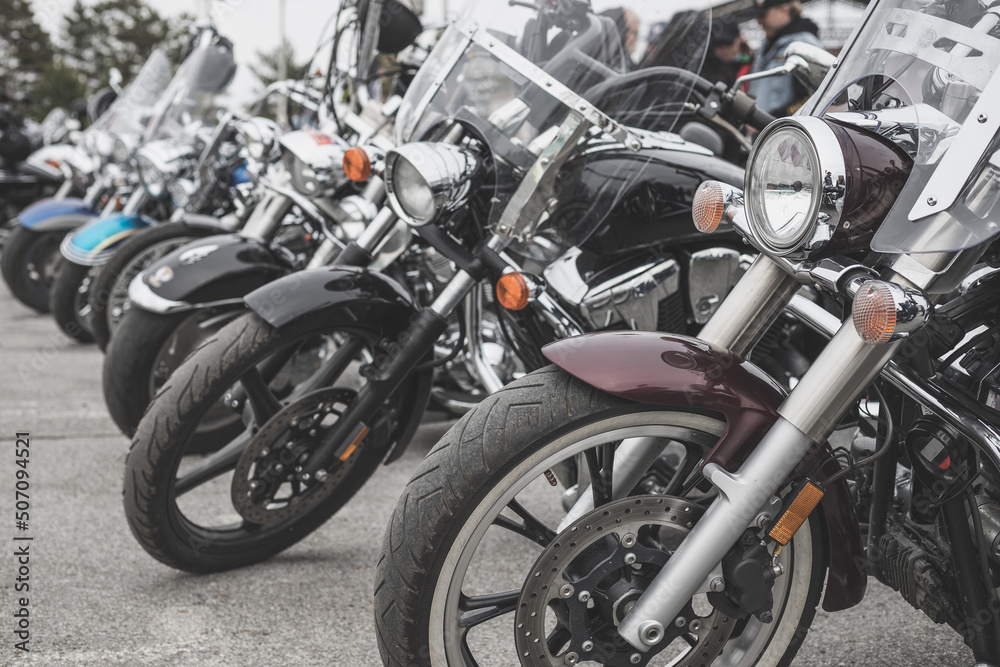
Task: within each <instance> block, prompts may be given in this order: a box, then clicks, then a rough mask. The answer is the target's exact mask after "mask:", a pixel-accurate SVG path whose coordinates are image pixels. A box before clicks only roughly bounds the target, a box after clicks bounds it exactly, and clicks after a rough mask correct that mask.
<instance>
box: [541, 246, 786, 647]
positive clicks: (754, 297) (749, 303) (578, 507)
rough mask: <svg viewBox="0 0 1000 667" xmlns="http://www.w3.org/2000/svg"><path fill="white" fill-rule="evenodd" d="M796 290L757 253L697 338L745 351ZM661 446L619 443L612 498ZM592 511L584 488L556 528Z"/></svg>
mask: <svg viewBox="0 0 1000 667" xmlns="http://www.w3.org/2000/svg"><path fill="white" fill-rule="evenodd" d="M797 289H798V281H796V280H795V277H794V276H792V275H790V274H789V273H787V272H786V271H784V270H783V269H782V268H781V266H779V265H778V264H777V263H776V262H774V261H773V260H772V259H771V258H769V257H768V256H767V255H763V254H762V255H758V256H757V259H756V260H754V263H753V264H752V265H751V266H750V268H749V269H748V270H747V272H746V274H744V276H743V277H742V278H740V281H739V282H738V283H736V287H734V288H733V290H732V292H730V293H729V295H728V296H727V297H726V299H725V301H723V302H722V304H721V305H720V306H719V309H718V310H717V311H716V312H715V314H714V315H713V316H712V319H711V320H709V321H708V323H707V324H705V327H704V328H703V329H702V330H701V333H700V334H699V335H698V337H699V338H701V339H702V340H705V341H707V342H709V343H711V344H712V345H716V346H718V347H724V348H727V349H729V350H732V351H733V352H736V353H737V354H740V355H745V354H746V353H747V351H748V350H750V349H752V348H753V346H754V345H755V344H756V343H757V341H758V340H759V339H760V337H761V336H762V335H764V332H765V331H767V327H769V326H770V325H771V322H773V321H774V319H775V318H776V317H777V316H778V315H779V314H780V313H781V310H782V309H783V308H784V307H785V306H786V305H787V304H788V302H789V301H790V300H791V298H792V297H793V296H794V295H795V291H796V290H797ZM664 446H665V443H663V442H662V441H661V440H660V439H658V438H634V439H629V440H626V441H625V442H623V443H622V444H621V445H619V447H618V449H616V450H615V461H614V470H615V479H614V482H613V484H614V487H613V489H612V494H613V496H614V497H615V498H618V497H619V496H618V489H619V485H621V488H622V489H625V491H623V492H622V493H623V494H624V493H627V492H628V491H631V490H632V489H633V488H635V485H636V484H638V483H639V480H640V479H642V476H643V475H645V474H646V471H648V470H649V467H650V466H651V465H653V462H654V461H655V460H656V457H658V456H659V455H660V453H661V452H662V451H663V447H664ZM765 500H766V499H765ZM593 509H594V500H593V494H591V493H590V492H589V490H587V491H584V492H583V494H582V495H581V496H580V499H579V500H577V501H576V503H575V504H574V505H573V507H572V508H571V509H570V511H569V513H568V514H567V515H566V517H565V518H564V519H563V520H562V521H561V522H560V524H559V528H558V530H562V529H563V528H564V527H565V526H568V525H569V524H570V523H572V522H573V521H575V520H576V519H578V518H580V517H581V516H583V515H584V514H586V513H587V512H589V511H591V510H593ZM727 549H728V546H727ZM702 580H704V577H702V579H699V580H698V581H699V583H700V582H701V581H702ZM689 597H690V596H689ZM626 639H628V637H627V636H626ZM629 641H631V640H629ZM636 646H639V645H638V644H636Z"/></svg>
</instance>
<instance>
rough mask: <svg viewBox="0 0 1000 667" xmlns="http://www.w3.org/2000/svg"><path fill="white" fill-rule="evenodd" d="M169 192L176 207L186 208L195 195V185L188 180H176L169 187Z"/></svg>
mask: <svg viewBox="0 0 1000 667" xmlns="http://www.w3.org/2000/svg"><path fill="white" fill-rule="evenodd" d="M167 190H168V191H169V192H170V199H171V200H172V201H173V202H174V206H175V207H177V208H184V207H185V206H187V205H188V204H189V203H190V201H191V197H193V196H194V194H195V185H194V183H192V182H191V181H189V180H188V179H186V178H175V179H174V180H173V182H171V183H170V185H169V186H167Z"/></svg>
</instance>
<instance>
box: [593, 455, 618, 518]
mask: <svg viewBox="0 0 1000 667" xmlns="http://www.w3.org/2000/svg"><path fill="white" fill-rule="evenodd" d="M586 456H587V467H588V468H589V469H590V488H591V491H592V492H593V494H594V507H600V506H601V505H605V504H607V503H610V502H611V500H612V485H611V478H612V474H613V471H614V462H615V445H614V443H608V444H606V445H599V446H598V447H595V448H594V449H588V450H587V452H586Z"/></svg>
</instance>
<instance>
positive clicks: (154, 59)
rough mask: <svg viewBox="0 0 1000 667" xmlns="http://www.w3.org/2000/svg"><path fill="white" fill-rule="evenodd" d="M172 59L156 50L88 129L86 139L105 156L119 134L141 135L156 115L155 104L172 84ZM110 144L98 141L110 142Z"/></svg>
mask: <svg viewBox="0 0 1000 667" xmlns="http://www.w3.org/2000/svg"><path fill="white" fill-rule="evenodd" d="M170 69H171V68H170V60H169V59H168V58H167V56H166V55H165V54H164V53H163V52H162V51H159V50H156V51H153V52H152V53H151V54H150V56H149V58H148V59H147V60H146V63H145V64H144V65H143V66H142V69H140V70H139V73H138V74H136V76H135V79H133V80H132V81H131V83H129V84H128V86H126V87H125V90H124V91H123V94H122V95H120V96H118V98H117V99H116V100H115V101H114V102H112V103H111V106H110V107H108V110H107V111H105V112H104V113H103V114H101V117H100V118H98V119H97V120H96V121H95V122H94V123H93V124H91V126H90V127H89V128H87V132H86V136H85V142H87V145H90V144H94V145H90V148H92V149H93V150H95V151H96V152H98V153H100V154H102V155H110V153H111V151H112V149H113V144H114V137H115V136H122V135H130V136H133V137H139V136H140V135H141V134H142V132H143V131H144V129H145V127H146V124H147V123H148V122H149V119H150V117H151V116H152V114H153V107H154V105H155V104H156V101H157V100H159V99H160V97H161V96H162V95H163V92H164V91H165V90H166V89H167V85H168V84H169V83H170ZM109 142H110V144H111V145H109V146H100V145H97V144H105V143H109Z"/></svg>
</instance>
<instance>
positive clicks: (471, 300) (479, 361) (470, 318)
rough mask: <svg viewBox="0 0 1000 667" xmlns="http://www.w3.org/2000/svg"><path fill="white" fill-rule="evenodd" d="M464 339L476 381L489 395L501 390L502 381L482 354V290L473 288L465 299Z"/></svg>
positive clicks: (477, 287)
mask: <svg viewBox="0 0 1000 667" xmlns="http://www.w3.org/2000/svg"><path fill="white" fill-rule="evenodd" d="M464 317H465V338H466V340H467V341H468V347H467V348H466V349H467V350H468V352H469V365H470V366H471V368H470V369H469V370H471V371H472V372H473V374H474V375H475V376H476V379H478V380H479V383H480V384H481V385H483V389H485V390H486V391H488V392H489V393H491V394H492V393H493V392H496V391H500V390H501V389H503V380H501V379H500V378H499V376H497V374H496V371H494V370H493V367H492V366H491V365H490V362H489V361H487V360H486V357H485V355H484V353H483V288H482V286H480V285H477V286H476V287H474V288H473V289H472V290H471V291H470V292H469V293H468V295H466V297H465V313H464Z"/></svg>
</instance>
